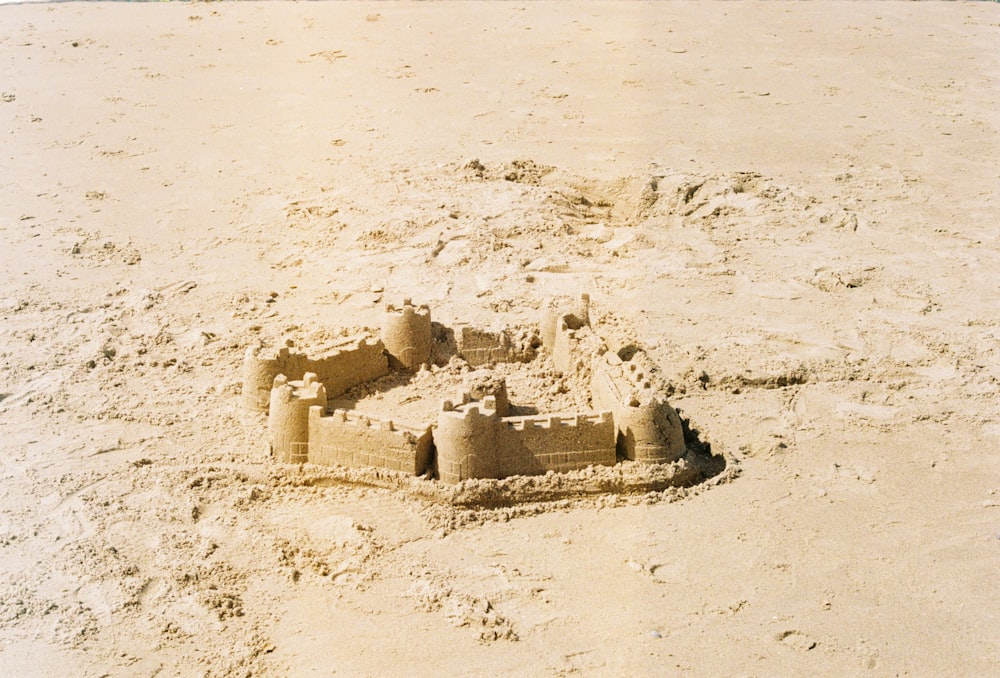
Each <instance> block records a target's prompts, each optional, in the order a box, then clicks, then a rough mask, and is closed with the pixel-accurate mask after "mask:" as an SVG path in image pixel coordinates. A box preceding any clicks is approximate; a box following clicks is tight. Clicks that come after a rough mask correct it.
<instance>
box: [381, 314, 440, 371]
mask: <svg viewBox="0 0 1000 678" xmlns="http://www.w3.org/2000/svg"><path fill="white" fill-rule="evenodd" d="M382 343H384V344H385V349H386V351H387V352H388V353H389V355H390V356H392V358H393V360H394V361H395V362H396V363H397V364H398V366H400V367H402V368H403V369H405V370H416V369H419V367H420V366H421V365H423V364H424V363H430V361H431V310H430V308H428V307H427V306H420V307H419V308H418V307H415V306H414V305H413V302H411V301H410V300H409V299H405V300H404V301H403V306H402V308H396V307H395V306H392V305H389V306H387V307H386V310H385V319H384V320H383V324H382Z"/></svg>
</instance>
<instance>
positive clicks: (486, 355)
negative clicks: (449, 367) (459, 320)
mask: <svg viewBox="0 0 1000 678" xmlns="http://www.w3.org/2000/svg"><path fill="white" fill-rule="evenodd" d="M456 343H457V344H458V353H459V355H461V356H462V358H464V359H465V362H467V363H469V364H470V365H473V366H479V365H489V364H495V363H505V362H508V361H510V360H511V357H510V354H511V349H512V343H511V340H510V337H509V336H508V335H507V333H506V332H502V331H501V332H487V331H485V330H477V329H475V328H473V327H463V328H462V331H461V333H459V334H458V336H457V337H456Z"/></svg>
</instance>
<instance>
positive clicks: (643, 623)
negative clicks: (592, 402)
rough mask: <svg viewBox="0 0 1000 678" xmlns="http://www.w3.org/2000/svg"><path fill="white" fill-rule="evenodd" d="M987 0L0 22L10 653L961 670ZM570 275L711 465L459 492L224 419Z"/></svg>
mask: <svg viewBox="0 0 1000 678" xmlns="http://www.w3.org/2000/svg"><path fill="white" fill-rule="evenodd" d="M998 9H1000V8H998V5H996V4H993V3H979V4H966V3H949V4H912V3H902V4H896V3H871V4H853V3H852V4H828V3H810V4H786V3H774V4H766V5H757V4H738V3H732V4H701V3H676V4H625V3H611V4H600V3H587V4H580V5H576V6H574V5H571V4H569V3H555V4H527V5H523V6H522V5H518V4H515V3H510V4H507V3H505V4H487V3H473V4H430V5H415V4H395V3H384V4H378V5H358V4H349V3H290V2H285V3H267V2H260V3H248V4H229V3H219V4H217V3H212V4H193V5H192V4H181V3H170V4H160V3H151V4H141V5H129V4H124V3H123V4H99V3H86V4H75V3H66V4H50V5H21V6H4V7H0V73H2V76H0V89H2V91H3V92H2V94H3V96H2V101H0V119H2V121H3V128H4V129H6V131H7V133H5V134H3V136H2V141H0V182H2V190H0V237H2V242H3V245H2V248H0V264H2V270H0V282H2V284H0V317H2V322H0V399H2V400H0V507H2V511H0V674H2V675H4V676H52V675H77V676H95V677H96V676H103V675H108V676H119V675H127V676H154V675H158V676H174V675H178V676H198V675H211V676H229V675H234V676H249V675H254V676H286V675H289V676H309V675H333V674H336V675H357V676H384V675H427V676H437V675H469V676H484V675H497V674H509V675H531V676H549V675H566V674H581V675H604V676H621V675H703V676H718V675H748V676H775V675H781V676H790V675H810V676H811V675H836V676H843V675H873V676H941V675H962V676H987V675H997V674H998V673H1000V634H998V629H1000V619H998V612H997V611H998V610H1000V586H998V583H997V582H998V565H1000V463H998V459H1000V457H998V453H997V446H998V443H1000V421H998V418H997V412H998V411H1000V407H998V399H997V392H998V383H1000V352H998V333H1000V303H998V299H1000V274H998V271H1000V246H998V241H997V224H998V223H1000V206H998V203H997V195H998V189H1000V169H998V166H1000V153H998V150H1000V149H998V145H1000V143H998V139H1000V137H998V128H1000V49H998V45H1000V12H998ZM474 160H477V161H478V162H472V161H474ZM583 291H586V292H589V293H590V295H591V298H592V300H593V309H594V310H593V315H594V317H595V318H596V319H597V320H598V321H599V323H600V325H601V327H602V328H603V329H604V331H606V332H607V334H608V340H609V342H612V343H617V344H618V345H627V344H629V343H634V344H637V345H639V346H642V347H643V348H645V349H646V350H648V351H649V353H650V355H652V356H653V357H654V358H655V359H656V360H657V361H659V362H660V364H661V365H663V370H664V374H665V376H666V377H667V378H668V379H669V381H670V382H671V383H672V384H673V385H674V387H675V388H676V389H677V393H676V394H675V396H674V398H673V400H672V403H673V404H674V405H675V406H676V407H678V408H679V409H680V410H682V412H683V414H684V416H685V417H689V418H690V420H691V423H692V425H693V426H695V427H696V428H697V429H698V430H699V431H700V432H701V436H702V438H703V439H704V440H705V441H706V442H708V443H710V444H711V446H712V449H713V450H715V451H716V452H718V453H720V454H724V455H725V456H726V458H727V460H728V463H729V467H728V470H729V471H733V473H732V476H735V477H732V478H731V479H729V481H728V482H717V483H709V484H706V485H704V486H701V487H697V488H693V490H692V491H690V492H684V493H678V494H666V495H662V496H661V495H656V496H643V497H615V496H602V497H597V498H593V497H591V498H587V499H579V500H566V501H560V502H555V503H548V504H526V505H522V506H518V507H514V508H508V509H490V510H485V509H481V510H476V509H457V508H452V507H449V506H445V505H440V504H435V503H431V502H427V501H424V500H420V499H418V498H415V497H413V496H409V495H406V494H402V493H399V492H394V491H391V490H386V489H379V488H371V487H367V488H366V487H356V486H350V485H344V484H342V483H337V482H334V481H332V480H330V479H329V478H328V477H326V476H324V475H323V474H322V473H321V472H318V471H316V470H315V469H310V468H308V467H307V468H297V467H287V468H285V467H278V466H276V465H274V464H272V463H271V462H270V461H269V459H268V458H267V456H266V454H265V451H264V449H263V435H264V422H263V418H262V417H260V416H250V415H247V414H245V413H244V412H242V411H241V410H240V408H239V396H238V394H239V391H240V388H241V385H240V382H239V365H240V360H241V356H242V353H243V350H244V348H245V347H246V346H248V345H250V344H252V343H254V342H258V341H263V342H265V343H276V342H284V341H286V340H290V341H294V342H295V343H296V344H298V345H300V346H303V347H306V348H308V347H310V346H318V345H322V344H325V343H330V342H333V341H336V340H337V338H338V337H341V336H344V335H345V334H350V333H351V332H357V331H362V330H363V329H364V328H366V327H377V326H378V319H379V315H380V312H381V308H382V305H383V303H385V302H397V303H398V301H399V300H400V299H401V298H402V297H403V296H404V295H405V296H412V297H413V298H414V300H416V301H419V302H421V303H428V304H431V305H432V306H433V307H434V309H435V310H434V313H435V317H436V318H437V319H439V320H441V321H442V322H447V323H452V322H458V321H468V322H474V323H477V324H479V325H483V326H490V325H491V324H496V325H503V324H512V325H513V324H519V323H525V322H531V321H533V320H534V319H535V317H536V313H537V309H538V308H539V307H540V306H541V304H542V303H543V302H544V300H545V299H546V298H547V297H550V296H554V295H555V296H558V295H566V296H572V295H576V294H579V293H580V292H583ZM272 293H276V296H273V295H272Z"/></svg>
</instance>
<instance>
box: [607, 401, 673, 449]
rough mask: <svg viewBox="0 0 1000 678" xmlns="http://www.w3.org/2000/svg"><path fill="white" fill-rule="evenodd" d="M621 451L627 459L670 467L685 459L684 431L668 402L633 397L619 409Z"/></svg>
mask: <svg viewBox="0 0 1000 678" xmlns="http://www.w3.org/2000/svg"><path fill="white" fill-rule="evenodd" d="M617 416H618V418H619V421H617V422H616V424H617V426H618V431H619V439H618V444H619V451H620V452H623V453H624V455H625V458H626V459H632V460H634V461H641V462H645V463H647V464H666V463H669V462H672V461H677V460H678V459H680V458H681V457H683V456H684V454H685V452H686V451H687V448H686V447H685V445H684V429H683V428H682V426H681V420H680V417H679V416H677V411H676V410H675V409H674V408H673V407H671V405H670V403H668V402H667V401H666V400H665V399H663V398H659V397H646V398H642V399H640V398H639V397H637V396H633V397H632V398H630V399H629V400H628V402H626V403H622V406H621V407H620V408H619V409H618V412H617Z"/></svg>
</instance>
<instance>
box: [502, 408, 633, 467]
mask: <svg viewBox="0 0 1000 678" xmlns="http://www.w3.org/2000/svg"><path fill="white" fill-rule="evenodd" d="M499 442H500V448H501V453H500V464H499V469H498V471H499V473H498V475H499V477H501V478H502V477H505V476H511V475H536V474H541V473H545V472H547V471H555V472H563V471H573V470H576V469H581V468H586V467H587V466H592V465H598V466H612V465H614V464H615V462H616V455H615V422H614V418H613V417H612V415H611V412H602V413H600V414H597V415H583V414H574V415H569V416H566V415H547V416H540V417H508V418H505V419H503V420H502V422H501V427H500V441H499Z"/></svg>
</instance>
